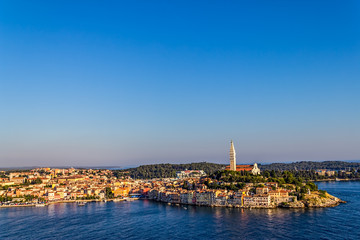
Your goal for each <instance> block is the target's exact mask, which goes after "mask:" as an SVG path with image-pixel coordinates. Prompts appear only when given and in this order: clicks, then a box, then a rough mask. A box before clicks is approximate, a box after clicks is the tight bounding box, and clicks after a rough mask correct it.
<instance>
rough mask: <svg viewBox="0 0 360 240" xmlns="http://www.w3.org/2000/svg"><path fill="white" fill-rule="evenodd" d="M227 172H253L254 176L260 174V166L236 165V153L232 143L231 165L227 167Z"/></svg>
mask: <svg viewBox="0 0 360 240" xmlns="http://www.w3.org/2000/svg"><path fill="white" fill-rule="evenodd" d="M225 170H231V171H238V172H239V171H247V172H251V173H252V174H254V175H258V174H260V169H259V168H258V165H257V164H256V163H254V165H236V152H235V147H234V143H233V141H231V145H230V165H229V166H226V168H225Z"/></svg>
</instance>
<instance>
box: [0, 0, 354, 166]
mask: <svg viewBox="0 0 360 240" xmlns="http://www.w3.org/2000/svg"><path fill="white" fill-rule="evenodd" d="M231 139H232V140H233V141H234V143H235V148H236V150H237V159H238V163H242V162H243V163H253V162H263V163H264V162H292V161H300V160H356V159H360V2H359V1H357V0H349V1H333V0H327V1H325V0H323V1H316V0H292V1H288V0H282V1H279V0H272V1H268V0H264V1H254V0H251V1H250V0H249V1H184V0H182V1H48V0H47V1H27V0H26V1H16V0H9V1H0V167H6V166H33V165H42V166H49V165H50V166H51V165H73V166H79V165H96V166H99V165H117V166H126V165H137V164H150V163H167V162H168V163H188V162H199V161H208V162H217V163H227V162H228V152H229V148H230V140H231Z"/></svg>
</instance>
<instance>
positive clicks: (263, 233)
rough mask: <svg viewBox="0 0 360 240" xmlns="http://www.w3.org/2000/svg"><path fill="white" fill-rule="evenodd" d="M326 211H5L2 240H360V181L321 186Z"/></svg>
mask: <svg viewBox="0 0 360 240" xmlns="http://www.w3.org/2000/svg"><path fill="white" fill-rule="evenodd" d="M319 187H320V188H321V189H325V190H327V191H328V192H329V193H330V194H333V195H336V196H338V197H340V198H341V199H343V200H345V201H348V203H347V204H342V205H340V206H338V207H335V208H326V209H307V210H304V209H300V210H299V209H295V210H294V209H270V210H269V209H257V210H241V209H227V208H208V207H190V206H188V207H187V209H184V208H183V207H174V206H168V205H166V204H162V203H156V202H150V201H135V202H116V203H113V202H108V203H89V204H87V205H86V206H84V207H78V206H77V205H76V204H56V205H51V206H48V207H44V208H35V207H30V208H6V209H0V239H289V238H291V239H360V182H332V183H319Z"/></svg>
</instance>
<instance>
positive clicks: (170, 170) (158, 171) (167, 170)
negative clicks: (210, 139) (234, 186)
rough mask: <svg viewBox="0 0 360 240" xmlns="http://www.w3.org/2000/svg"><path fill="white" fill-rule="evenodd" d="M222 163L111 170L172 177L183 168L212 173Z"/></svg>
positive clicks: (143, 176)
mask: <svg viewBox="0 0 360 240" xmlns="http://www.w3.org/2000/svg"><path fill="white" fill-rule="evenodd" d="M225 166H226V165H224V164H216V163H207V162H200V163H187V164H169V163H167V164H152V165H143V166H139V167H136V168H129V169H124V170H113V174H114V175H115V176H116V177H117V178H120V177H126V176H130V177H131V178H135V179H151V178H174V177H176V172H177V171H184V170H186V169H187V170H203V171H204V172H205V173H206V174H211V173H214V172H216V171H218V170H220V169H223V168H225Z"/></svg>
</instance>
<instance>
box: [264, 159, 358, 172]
mask: <svg viewBox="0 0 360 240" xmlns="http://www.w3.org/2000/svg"><path fill="white" fill-rule="evenodd" d="M259 168H260V169H261V170H262V171H263V170H269V171H271V170H280V171H284V170H314V169H329V170H346V169H349V168H350V169H351V168H355V169H358V168H360V163H359V162H344V161H324V162H311V161H301V162H295V163H271V164H266V165H265V164H264V165H259Z"/></svg>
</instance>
